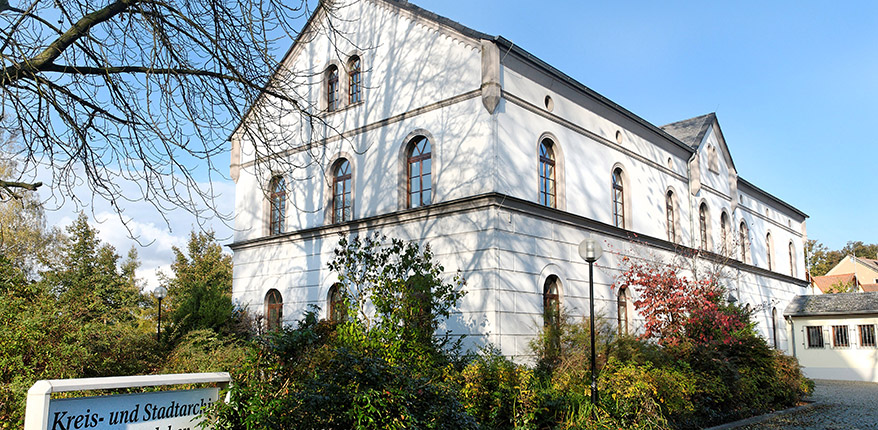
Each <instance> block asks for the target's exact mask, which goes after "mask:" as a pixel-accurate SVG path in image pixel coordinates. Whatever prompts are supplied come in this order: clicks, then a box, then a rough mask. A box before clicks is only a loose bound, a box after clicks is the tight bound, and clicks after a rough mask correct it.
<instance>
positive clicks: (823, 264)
mask: <svg viewBox="0 0 878 430" xmlns="http://www.w3.org/2000/svg"><path fill="white" fill-rule="evenodd" d="M805 256H806V258H807V261H808V264H809V266H810V267H809V270H810V273H811V276H823V275H825V274H826V273H827V272H829V270H830V269H832V268H833V267H835V265H836V264H838V262H839V261H841V259H842V258H843V257H844V254H842V253H841V252H839V251H830V250H829V249H827V248H826V246H825V245H823V244H822V243H820V242H819V241H817V240H814V239H809V240H808V242H807V243H805Z"/></svg>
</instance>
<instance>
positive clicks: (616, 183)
mask: <svg viewBox="0 0 878 430" xmlns="http://www.w3.org/2000/svg"><path fill="white" fill-rule="evenodd" d="M613 225H615V226H616V227H619V228H625V185H624V184H623V183H622V169H621V168H618V167H617V168H616V170H613Z"/></svg>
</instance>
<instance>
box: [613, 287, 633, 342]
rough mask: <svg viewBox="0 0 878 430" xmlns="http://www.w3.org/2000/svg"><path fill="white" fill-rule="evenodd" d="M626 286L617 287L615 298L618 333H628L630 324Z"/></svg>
mask: <svg viewBox="0 0 878 430" xmlns="http://www.w3.org/2000/svg"><path fill="white" fill-rule="evenodd" d="M627 294H628V288H626V287H622V288H620V289H619V296H618V297H617V298H616V318H617V320H618V321H617V324H618V327H619V335H620V336H621V335H626V334H628V333H629V329H630V324H629V320H628V296H627Z"/></svg>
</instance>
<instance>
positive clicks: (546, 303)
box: [543, 275, 561, 330]
mask: <svg viewBox="0 0 878 430" xmlns="http://www.w3.org/2000/svg"><path fill="white" fill-rule="evenodd" d="M543 327H546V328H552V329H555V330H557V329H560V327H561V278H559V277H558V276H557V275H549V276H548V277H547V278H546V281H545V282H544V283H543Z"/></svg>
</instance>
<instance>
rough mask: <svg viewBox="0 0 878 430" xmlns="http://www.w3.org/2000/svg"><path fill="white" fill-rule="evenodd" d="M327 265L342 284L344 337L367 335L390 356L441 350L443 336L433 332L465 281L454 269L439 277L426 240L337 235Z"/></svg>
mask: <svg viewBox="0 0 878 430" xmlns="http://www.w3.org/2000/svg"><path fill="white" fill-rule="evenodd" d="M329 268H330V269H331V270H333V271H334V272H336V273H337V275H338V280H339V282H340V283H341V284H342V285H343V287H344V288H342V290H341V292H342V295H343V297H344V301H345V303H346V305H347V309H348V312H347V315H348V321H347V323H348V324H343V325H342V327H340V328H339V329H340V330H341V331H342V332H344V333H345V334H346V336H347V337H348V338H351V339H354V340H355V341H357V342H359V341H360V339H370V340H371V341H373V342H375V344H374V346H375V347H378V346H379V345H380V346H383V348H381V349H383V350H385V351H386V357H387V358H389V359H391V360H396V359H398V358H405V357H423V356H437V357H441V356H442V354H441V349H442V348H444V347H445V346H446V345H447V344H448V341H449V338H448V337H447V336H438V337H437V336H434V334H435V333H436V331H437V330H438V329H439V328H440V325H441V323H442V321H444V320H445V319H447V318H448V317H449V316H451V311H452V309H454V308H455V307H456V306H457V303H458V302H459V301H460V299H461V298H462V297H463V295H464V291H463V286H464V285H465V281H464V280H463V278H462V277H461V276H460V274H459V273H458V274H457V276H455V277H454V279H453V280H452V282H444V281H443V280H442V277H441V274H442V272H443V271H444V268H443V267H442V266H441V265H439V264H436V263H435V262H433V253H432V251H431V250H430V247H429V246H425V247H424V249H423V250H422V249H421V248H420V247H419V246H418V245H417V244H415V243H412V242H405V241H403V240H401V239H395V238H394V239H391V240H390V241H389V242H388V241H387V238H385V237H381V236H379V235H377V234H375V235H371V236H366V237H364V238H360V237H359V236H355V237H353V238H352V239H350V240H349V239H347V238H346V237H341V239H340V240H339V244H338V247H337V248H336V250H335V258H334V259H333V261H331V262H330V263H329ZM370 304H371V307H370V306H369V305H370ZM416 362H421V360H420V359H418V360H416Z"/></svg>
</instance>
